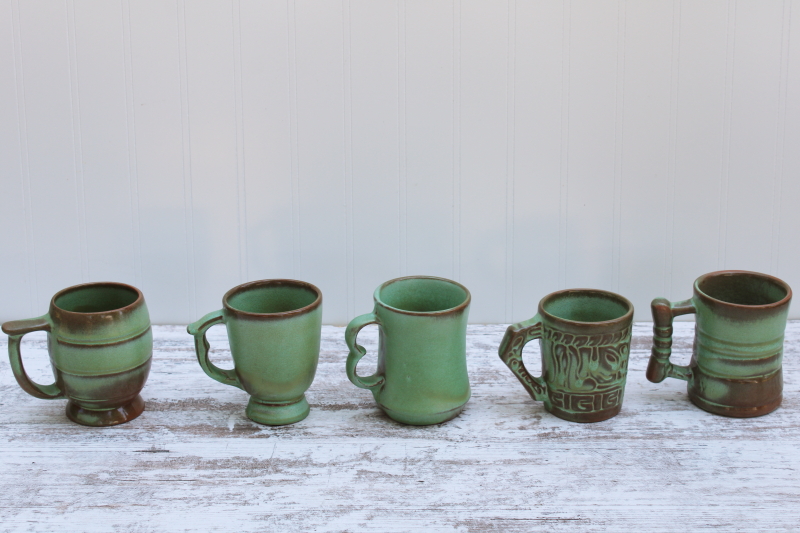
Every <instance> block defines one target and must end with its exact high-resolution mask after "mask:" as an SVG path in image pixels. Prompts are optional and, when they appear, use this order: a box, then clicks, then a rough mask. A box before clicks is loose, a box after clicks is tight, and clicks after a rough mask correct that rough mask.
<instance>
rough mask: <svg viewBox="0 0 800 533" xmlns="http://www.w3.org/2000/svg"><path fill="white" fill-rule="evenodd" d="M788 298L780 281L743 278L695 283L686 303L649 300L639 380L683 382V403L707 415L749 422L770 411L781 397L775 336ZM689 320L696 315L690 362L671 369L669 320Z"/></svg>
mask: <svg viewBox="0 0 800 533" xmlns="http://www.w3.org/2000/svg"><path fill="white" fill-rule="evenodd" d="M791 298H792V291H791V289H790V288H789V286H788V285H787V284H786V283H785V282H783V281H781V280H779V279H778V278H774V277H772V276H768V275H766V274H759V273H757V272H745V271H721V272H712V273H710V274H706V275H704V276H700V277H699V278H698V279H697V280H696V281H695V283H694V295H693V296H692V298H690V299H688V300H684V301H681V302H676V303H671V302H669V301H668V300H666V299H664V298H656V299H655V300H653V303H652V311H653V321H654V325H653V335H654V336H653V351H652V355H651V356H650V364H649V366H648V368H647V379H649V380H650V381H652V382H654V383H659V382H661V381H663V380H664V379H665V378H667V377H673V378H677V379H682V380H685V381H687V382H688V392H689V399H691V401H692V402H693V403H694V404H695V405H697V406H698V407H700V408H701V409H704V410H706V411H709V412H711V413H715V414H719V415H724V416H733V417H752V416H760V415H765V414H767V413H770V412H772V411H774V410H775V409H777V407H778V406H779V405H780V403H781V398H782V393H783V373H782V370H781V363H782V358H783V333H784V330H785V329H786V319H787V316H788V313H789V304H790V303H791ZM689 313H695V314H696V315H697V316H696V323H695V341H694V347H693V349H692V359H691V362H690V363H689V365H688V366H679V365H673V364H672V363H670V362H669V357H670V354H671V352H672V319H673V318H674V317H675V316H678V315H684V314H689Z"/></svg>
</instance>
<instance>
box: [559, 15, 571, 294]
mask: <svg viewBox="0 0 800 533" xmlns="http://www.w3.org/2000/svg"><path fill="white" fill-rule="evenodd" d="M563 8H564V21H563V29H562V34H561V56H562V59H561V141H560V148H559V150H560V154H559V155H560V162H559V182H560V183H559V207H558V263H559V264H558V277H559V280H558V284H559V287H560V288H562V289H563V288H566V285H567V259H566V252H567V237H568V235H567V220H568V216H569V213H568V210H569V96H570V35H571V33H572V32H571V25H572V2H571V0H565V2H564V4H563Z"/></svg>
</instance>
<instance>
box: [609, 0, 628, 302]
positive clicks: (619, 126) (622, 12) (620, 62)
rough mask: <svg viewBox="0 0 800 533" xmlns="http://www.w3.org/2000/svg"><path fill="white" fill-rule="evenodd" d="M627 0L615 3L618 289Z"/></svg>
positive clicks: (615, 278)
mask: <svg viewBox="0 0 800 533" xmlns="http://www.w3.org/2000/svg"><path fill="white" fill-rule="evenodd" d="M626 4H627V2H626V0H619V2H618V4H617V61H616V65H615V68H616V83H615V87H614V117H615V120H614V215H613V216H614V220H613V224H612V228H613V235H612V251H611V262H612V264H611V284H612V287H613V288H614V290H615V291H619V277H620V272H619V271H620V255H621V253H622V250H621V248H622V245H621V242H620V241H621V234H622V230H621V225H622V158H623V139H624V122H623V117H624V116H625V31H626V27H625V19H626V14H627V13H626V8H627V5H626Z"/></svg>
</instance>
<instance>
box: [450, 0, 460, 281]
mask: <svg viewBox="0 0 800 533" xmlns="http://www.w3.org/2000/svg"><path fill="white" fill-rule="evenodd" d="M452 91H453V132H452V134H453V154H452V158H453V159H452V163H453V178H452V180H453V181H452V187H453V192H452V194H453V201H452V205H453V213H452V215H453V220H452V228H453V235H452V237H453V256H452V257H453V258H452V260H453V266H452V268H453V279H454V280H456V281H461V0H453V82H452Z"/></svg>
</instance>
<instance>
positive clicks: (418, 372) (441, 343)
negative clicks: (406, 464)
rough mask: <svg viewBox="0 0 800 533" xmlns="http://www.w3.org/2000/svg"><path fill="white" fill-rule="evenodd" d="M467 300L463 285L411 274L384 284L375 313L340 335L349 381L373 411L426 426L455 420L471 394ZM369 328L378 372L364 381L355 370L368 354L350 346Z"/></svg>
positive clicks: (406, 422) (349, 326)
mask: <svg viewBox="0 0 800 533" xmlns="http://www.w3.org/2000/svg"><path fill="white" fill-rule="evenodd" d="M470 298H471V297H470V293H469V291H468V290H467V288H466V287H464V286H463V285H461V284H459V283H456V282H455V281H451V280H449V279H444V278H436V277H430V276H409V277H404V278H397V279H393V280H391V281H387V282H386V283H384V284H382V285H381V286H380V287H378V288H377V289H376V290H375V293H374V300H375V309H374V310H373V312H372V313H367V314H366V315H361V316H359V317H356V318H354V319H353V320H352V321H351V322H350V324H349V325H348V326H347V330H345V342H347V346H348V348H349V349H350V353H349V354H348V356H347V366H346V369H347V377H348V378H349V379H350V381H351V382H352V383H353V384H354V385H355V386H357V387H360V388H362V389H369V390H370V391H372V395H373V397H374V398H375V401H376V402H377V403H378V406H379V407H380V408H381V409H382V410H383V411H384V412H385V413H386V414H387V415H389V417H391V418H392V419H394V420H396V421H398V422H402V423H404V424H413V425H429V424H438V423H440V422H445V421H447V420H450V419H451V418H453V417H455V416H457V415H458V414H459V413H460V412H461V411H462V410H463V409H464V405H465V404H466V403H467V401H468V400H469V398H470V395H471V392H470V388H469V376H468V375H467V317H468V315H469V304H470ZM368 324H377V325H378V331H379V340H378V343H379V346H378V370H377V372H376V373H375V374H374V375H372V376H367V377H362V376H359V375H357V374H356V365H358V362H359V360H361V358H362V357H363V356H364V355H365V354H366V350H364V347H363V346H360V345H359V344H357V342H356V341H357V337H358V332H359V331H361V328H363V327H364V326H367V325H368Z"/></svg>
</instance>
